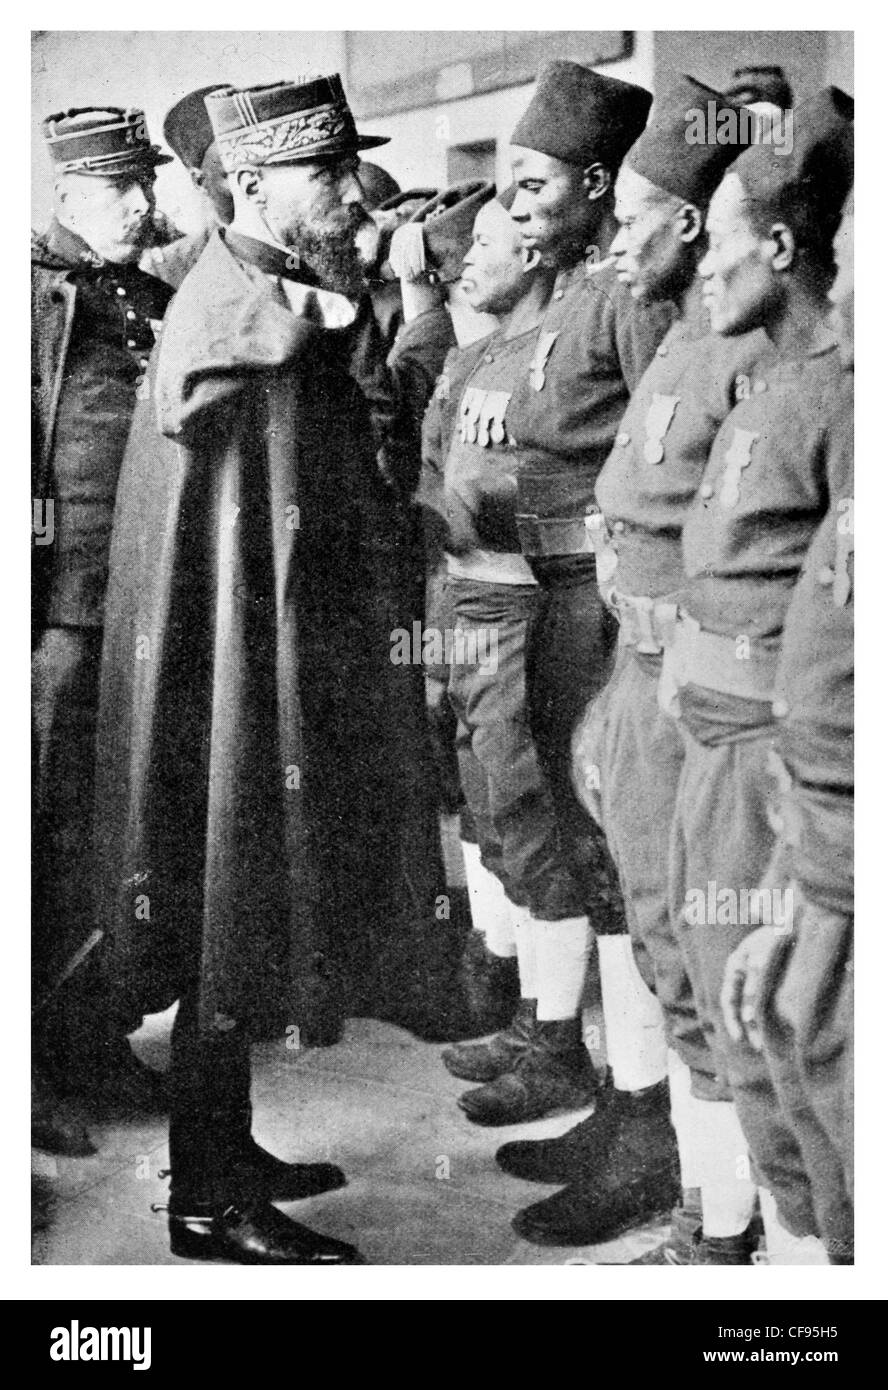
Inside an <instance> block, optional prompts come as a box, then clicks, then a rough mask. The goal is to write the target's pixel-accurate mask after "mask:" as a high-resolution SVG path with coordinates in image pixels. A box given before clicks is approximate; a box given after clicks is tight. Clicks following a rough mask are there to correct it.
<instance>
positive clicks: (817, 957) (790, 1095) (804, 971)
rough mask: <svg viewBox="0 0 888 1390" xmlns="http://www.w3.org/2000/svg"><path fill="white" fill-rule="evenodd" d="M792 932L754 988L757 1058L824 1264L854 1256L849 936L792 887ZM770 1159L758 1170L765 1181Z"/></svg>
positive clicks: (829, 912) (833, 916) (849, 929)
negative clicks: (806, 1188)
mask: <svg viewBox="0 0 888 1390" xmlns="http://www.w3.org/2000/svg"><path fill="white" fill-rule="evenodd" d="M792 888H793V894H794V921H793V933H792V936H791V937H790V938H787V939H786V941H785V942H783V943H782V946H781V949H780V950H778V951H777V952H775V955H774V957H773V958H772V960H771V962H770V963H769V969H768V972H767V975H766V979H765V981H764V984H763V988H762V1001H761V1010H760V1012H761V1016H762V1034H763V1039H764V1048H765V1056H766V1058H767V1062H768V1066H769V1068H770V1071H771V1075H772V1077H773V1080H774V1085H775V1088H776V1090H777V1094H778V1096H779V1098H780V1102H781V1105H782V1107H783V1112H784V1114H785V1115H786V1117H787V1119H788V1120H789V1122H790V1123H791V1125H792V1128H793V1130H794V1132H795V1135H796V1138H797V1140H798V1143H799V1146H800V1148H801V1150H802V1153H803V1155H804V1159H805V1165H806V1168H807V1172H808V1175H809V1178H810V1181H811V1188H812V1194H813V1201H814V1209H815V1213H816V1217H817V1226H818V1232H819V1234H820V1237H821V1239H822V1240H823V1242H824V1244H825V1246H826V1249H827V1251H828V1253H829V1256H830V1259H831V1260H832V1261H833V1263H836V1264H848V1263H850V1262H851V1259H852V1256H853V1238H854V1237H853V1192H854V1175H853V1163H854V1113H853V1087H854V1068H853V1012H854V1003H853V993H854V985H853V931H854V920H853V917H852V916H851V915H849V914H846V913H842V912H837V911H835V910H834V909H833V908H830V907H825V906H823V905H821V904H819V903H816V902H814V901H812V900H811V899H810V898H809V897H807V896H806V894H805V891H804V889H803V888H802V887H801V885H800V884H799V882H798V880H795V881H793V883H792ZM769 1161H770V1155H769V1154H767V1153H762V1155H761V1157H760V1158H759V1166H760V1168H761V1169H762V1172H763V1174H764V1175H765V1177H766V1179H768V1178H769V1176H770V1174H769Z"/></svg>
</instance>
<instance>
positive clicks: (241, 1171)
mask: <svg viewBox="0 0 888 1390" xmlns="http://www.w3.org/2000/svg"><path fill="white" fill-rule="evenodd" d="M237 1182H238V1187H239V1188H241V1189H242V1190H243V1192H244V1195H245V1196H249V1197H258V1198H265V1200H267V1201H275V1202H297V1201H299V1200H301V1199H302V1198H303V1197H318V1196H319V1195H320V1194H321V1193H322V1192H335V1191H336V1189H337V1188H339V1187H345V1183H346V1178H345V1174H344V1173H343V1171H342V1169H341V1168H337V1167H336V1165H335V1164H334V1163H285V1162H284V1160H283V1159H282V1158H276V1157H275V1155H274V1154H270V1153H269V1152H268V1151H267V1149H263V1148H262V1147H261V1146H260V1145H259V1144H255V1143H254V1144H251V1145H250V1147H249V1149H248V1151H247V1154H246V1156H245V1157H244V1159H243V1160H242V1161H241V1162H240V1163H239V1164H238V1165H237Z"/></svg>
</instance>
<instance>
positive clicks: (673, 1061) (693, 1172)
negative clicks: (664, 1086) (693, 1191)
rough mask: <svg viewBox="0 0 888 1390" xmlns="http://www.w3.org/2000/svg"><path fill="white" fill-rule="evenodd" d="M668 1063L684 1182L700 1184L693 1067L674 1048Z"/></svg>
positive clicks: (679, 1160)
mask: <svg viewBox="0 0 888 1390" xmlns="http://www.w3.org/2000/svg"><path fill="white" fill-rule="evenodd" d="M666 1066H667V1069H668V1072H669V1111H670V1115H671V1118H672V1128H673V1129H674V1130H675V1135H676V1138H677V1140H678V1164H679V1168H680V1170H681V1185H682V1187H684V1188H688V1187H699V1186H700V1153H699V1145H698V1141H697V1133H696V1129H695V1127H694V1120H693V1115H692V1113H691V1105H690V1102H691V1069H690V1067H689V1066H687V1064H686V1063H684V1062H683V1061H682V1060H681V1058H680V1057H679V1055H678V1053H677V1052H676V1051H675V1048H673V1047H670V1048H667V1051H666Z"/></svg>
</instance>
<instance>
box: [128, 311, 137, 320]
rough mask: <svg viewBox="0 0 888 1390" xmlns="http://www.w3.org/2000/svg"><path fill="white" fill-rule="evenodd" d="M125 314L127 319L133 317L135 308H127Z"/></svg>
mask: <svg viewBox="0 0 888 1390" xmlns="http://www.w3.org/2000/svg"><path fill="white" fill-rule="evenodd" d="M126 316H127V318H128V319H134V318H135V317H136V311H135V309H127V311H126Z"/></svg>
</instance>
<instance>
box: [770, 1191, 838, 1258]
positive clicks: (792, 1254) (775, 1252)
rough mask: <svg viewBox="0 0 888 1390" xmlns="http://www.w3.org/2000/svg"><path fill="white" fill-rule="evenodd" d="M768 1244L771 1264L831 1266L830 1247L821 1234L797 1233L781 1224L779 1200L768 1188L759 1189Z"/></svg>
mask: <svg viewBox="0 0 888 1390" xmlns="http://www.w3.org/2000/svg"><path fill="white" fill-rule="evenodd" d="M759 1202H760V1204H761V1208H762V1222H763V1224H764V1227H765V1247H766V1250H767V1254H768V1264H769V1265H828V1264H829V1256H828V1255H827V1253H826V1247H825V1246H824V1244H823V1241H822V1240H820V1238H819V1237H818V1236H794V1235H793V1234H792V1233H791V1232H790V1231H788V1230H787V1229H786V1227H785V1226H783V1225H781V1223H780V1218H779V1216H778V1215H777V1203H776V1201H775V1200H774V1197H773V1196H772V1194H771V1193H770V1192H768V1190H767V1188H764V1187H760V1188H759Z"/></svg>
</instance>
